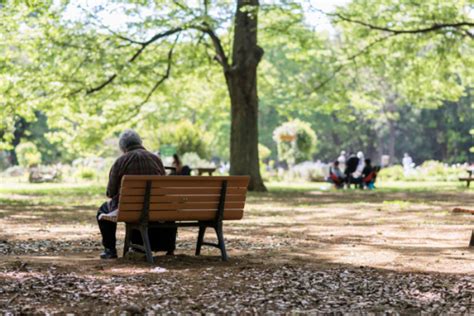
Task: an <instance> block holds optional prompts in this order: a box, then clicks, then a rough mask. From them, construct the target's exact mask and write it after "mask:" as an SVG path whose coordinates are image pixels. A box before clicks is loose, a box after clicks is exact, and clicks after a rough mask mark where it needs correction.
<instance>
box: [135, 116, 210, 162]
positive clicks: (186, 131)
mask: <svg viewBox="0 0 474 316" xmlns="http://www.w3.org/2000/svg"><path fill="white" fill-rule="evenodd" d="M143 135H144V136H145V142H146V144H147V147H149V148H150V149H153V150H158V149H159V148H160V146H161V145H171V146H174V147H175V148H176V152H177V154H178V155H184V154H185V153H191V152H194V153H196V154H197V155H199V156H200V157H204V158H207V157H209V144H210V135H209V134H208V133H206V132H204V131H203V130H202V129H201V128H199V127H198V126H196V125H193V124H192V123H191V122H189V121H181V122H179V123H176V124H172V123H170V124H166V125H163V126H161V127H160V128H158V129H157V130H145V131H143Z"/></svg>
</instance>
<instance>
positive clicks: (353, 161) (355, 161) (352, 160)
mask: <svg viewBox="0 0 474 316" xmlns="http://www.w3.org/2000/svg"><path fill="white" fill-rule="evenodd" d="M358 165H359V158H357V157H356V155H354V153H350V154H349V158H348V159H347V162H346V169H345V170H344V175H345V179H346V182H347V183H348V184H349V183H350V182H349V181H350V179H351V177H352V174H353V173H354V172H355V171H356V169H357V166H358Z"/></svg>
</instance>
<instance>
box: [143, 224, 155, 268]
mask: <svg viewBox="0 0 474 316" xmlns="http://www.w3.org/2000/svg"><path fill="white" fill-rule="evenodd" d="M140 233H141V235H142V240H143V246H145V252H146V261H148V263H153V254H152V253H151V246H150V239H149V238H148V227H147V226H141V227H140Z"/></svg>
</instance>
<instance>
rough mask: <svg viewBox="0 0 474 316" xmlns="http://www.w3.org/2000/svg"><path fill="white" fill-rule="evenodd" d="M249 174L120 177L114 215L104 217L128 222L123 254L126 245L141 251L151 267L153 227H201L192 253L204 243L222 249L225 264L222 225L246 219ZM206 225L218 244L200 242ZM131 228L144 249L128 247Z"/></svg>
mask: <svg viewBox="0 0 474 316" xmlns="http://www.w3.org/2000/svg"><path fill="white" fill-rule="evenodd" d="M249 179H250V178H249V177H248V176H228V177H206V176H196V177H185V176H155V175H150V176H147V175H145V176H144V175H126V176H123V177H122V185H121V189H120V198H119V206H118V214H117V216H116V217H115V218H112V217H109V218H105V219H107V220H113V221H117V222H124V223H125V224H126V236H125V244H124V256H125V254H126V253H127V252H128V251H129V248H130V247H136V248H138V249H142V250H144V251H145V253H146V254H147V260H148V262H150V263H153V257H152V253H151V247H150V243H149V239H148V228H151V227H180V226H197V227H199V234H198V240H197V245H196V255H199V254H200V249H201V246H202V245H210V246H215V247H217V248H219V249H220V250H221V257H222V260H227V253H226V250H225V244H224V238H223V231H222V222H223V221H224V220H240V219H242V217H243V215H244V207H245V200H246V194H247V186H248V183H249ZM207 227H211V228H214V229H215V231H216V234H217V238H218V243H217V244H210V243H206V242H204V241H203V238H204V233H205V230H206V228H207ZM133 229H137V230H139V231H140V233H141V235H142V239H143V241H144V245H143V246H141V245H131V244H130V234H131V231H132V230H133Z"/></svg>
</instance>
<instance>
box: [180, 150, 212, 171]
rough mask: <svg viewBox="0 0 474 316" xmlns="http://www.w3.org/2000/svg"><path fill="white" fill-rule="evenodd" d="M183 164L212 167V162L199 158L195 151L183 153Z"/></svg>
mask: <svg viewBox="0 0 474 316" xmlns="http://www.w3.org/2000/svg"><path fill="white" fill-rule="evenodd" d="M181 160H182V162H183V165H188V166H189V167H190V168H214V167H215V165H214V163H212V162H210V161H207V160H205V159H201V157H199V155H198V154H197V153H185V154H184V155H183V157H182V159H181Z"/></svg>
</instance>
